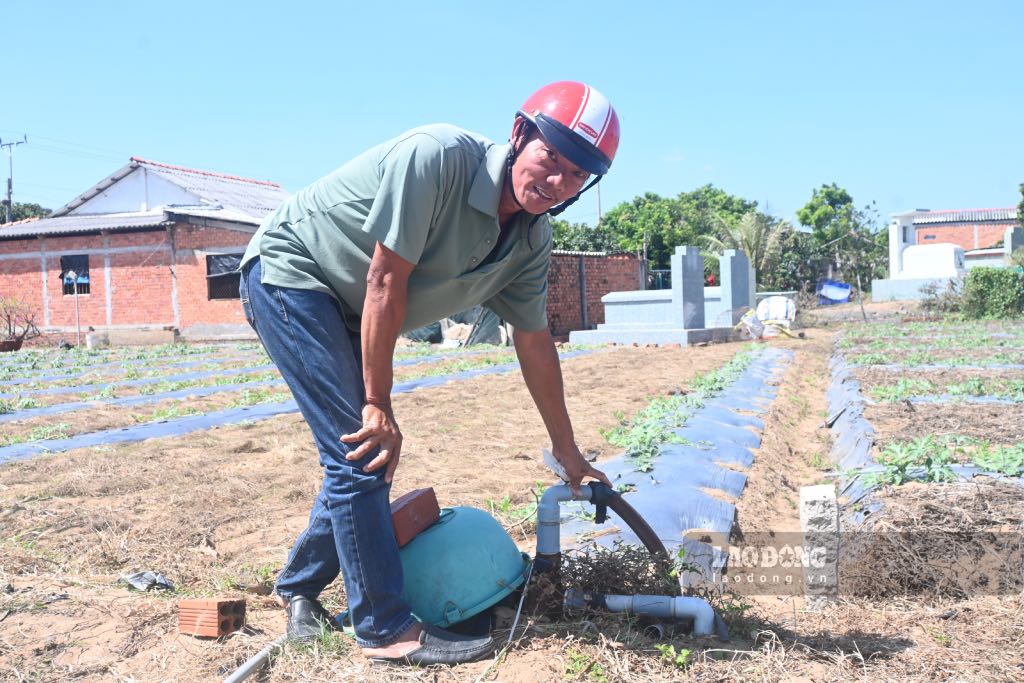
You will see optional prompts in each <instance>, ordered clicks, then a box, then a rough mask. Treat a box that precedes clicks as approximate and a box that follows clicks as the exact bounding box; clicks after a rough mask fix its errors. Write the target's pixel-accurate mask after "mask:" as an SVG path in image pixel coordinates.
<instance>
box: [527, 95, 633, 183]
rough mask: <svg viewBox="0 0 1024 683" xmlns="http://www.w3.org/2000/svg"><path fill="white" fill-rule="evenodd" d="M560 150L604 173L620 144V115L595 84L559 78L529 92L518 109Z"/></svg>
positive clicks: (581, 164)
mask: <svg viewBox="0 0 1024 683" xmlns="http://www.w3.org/2000/svg"><path fill="white" fill-rule="evenodd" d="M518 113H519V115H520V116H522V117H523V118H525V119H527V120H529V121H530V122H531V123H533V124H534V125H535V126H537V128H538V129H540V133H541V135H543V136H544V139H545V140H547V141H548V142H549V143H550V144H552V145H554V146H555V149H557V150H558V151H559V153H560V154H562V155H563V156H565V157H566V158H567V159H569V161H571V162H572V163H574V164H576V165H577V166H579V167H580V168H581V169H583V170H584V171H586V172H588V173H591V174H593V175H596V176H603V175H604V174H606V173H607V172H608V169H609V168H611V165H612V160H613V159H614V158H615V150H617V149H618V147H619V117H618V116H617V115H616V114H615V109H614V108H613V107H612V105H611V102H609V101H608V98H606V97H605V96H604V95H602V94H601V93H600V92H599V91H598V90H597V89H596V88H592V87H590V86H589V85H587V84H586V83H580V82H578V81H558V82H557V83H550V84H548V85H545V86H544V87H543V88H541V89H540V90H538V91H537V92H535V93H533V94H532V95H530V97H529V99H527V100H526V102H525V103H524V104H523V106H522V108H520V110H519V112H518Z"/></svg>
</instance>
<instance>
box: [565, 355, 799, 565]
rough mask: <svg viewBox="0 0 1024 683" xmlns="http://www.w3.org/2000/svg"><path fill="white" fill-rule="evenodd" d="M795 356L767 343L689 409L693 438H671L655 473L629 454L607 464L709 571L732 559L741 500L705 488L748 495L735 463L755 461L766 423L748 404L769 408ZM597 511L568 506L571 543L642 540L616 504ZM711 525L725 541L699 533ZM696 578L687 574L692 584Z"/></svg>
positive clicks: (671, 540)
mask: <svg viewBox="0 0 1024 683" xmlns="http://www.w3.org/2000/svg"><path fill="white" fill-rule="evenodd" d="M792 357H793V353H792V352H791V351H786V350H781V349H767V350H764V351H763V352H761V354H760V355H759V356H758V357H757V358H756V359H755V360H754V361H753V362H752V363H751V364H750V365H749V366H748V367H747V369H746V370H744V371H743V373H742V374H741V375H740V376H739V377H738V378H737V379H736V380H735V381H734V382H733V383H732V384H730V385H729V386H728V387H727V388H726V389H725V390H724V391H723V392H722V393H720V394H718V395H716V396H713V397H709V398H706V399H704V405H703V406H702V407H699V408H697V407H693V408H690V407H687V408H683V409H682V411H681V412H682V413H683V414H685V415H686V416H687V417H686V426H684V427H682V428H679V429H676V430H674V431H675V433H676V434H677V435H678V436H681V437H683V438H685V439H686V440H687V442H688V443H686V444H675V443H667V444H663V445H662V447H661V450H660V455H659V456H658V458H657V459H656V460H655V461H654V463H653V469H652V470H651V471H650V472H640V471H638V470H637V469H636V461H635V460H634V459H633V458H630V457H628V456H626V455H625V454H623V455H619V456H617V457H615V458H611V459H609V460H606V461H603V462H601V463H600V465H599V468H600V469H601V470H602V471H603V472H604V473H605V474H607V475H608V477H609V478H610V479H611V480H612V484H613V485H615V486H616V487H617V488H619V489H620V490H622V488H621V487H628V489H630V490H628V491H626V492H624V493H623V496H624V498H625V499H626V501H627V502H628V503H629V504H630V505H631V506H633V508H635V509H636V511H637V512H638V513H640V515H641V516H642V517H643V518H644V519H645V520H646V521H647V523H648V524H650V526H651V528H653V529H654V531H655V533H657V534H658V537H659V538H661V540H662V542H663V543H664V544H665V547H666V548H667V549H668V551H669V553H670V554H672V555H675V554H676V552H677V551H678V550H679V549H680V548H685V550H686V557H685V560H686V561H687V562H690V563H693V564H695V565H697V566H699V567H701V568H702V571H703V574H704V576H705V577H711V576H714V575H716V574H719V573H720V572H721V569H722V567H723V566H724V564H725V562H726V560H727V557H726V556H725V555H724V554H723V553H722V552H721V551H720V550H718V548H722V547H727V545H728V543H727V542H728V539H729V534H730V532H731V531H732V528H733V524H734V522H735V519H736V507H735V506H734V505H732V504H731V503H729V502H726V501H724V500H720V499H719V498H716V497H714V496H711V495H708V494H707V493H705V492H704V491H703V490H702V489H713V490H716V491H720V492H721V493H724V494H725V495H727V496H729V497H730V498H733V499H735V498H739V497H740V495H742V493H743V489H744V487H745V486H746V483H747V475H746V474H744V473H743V472H740V471H737V470H736V469H732V468H733V467H736V466H740V467H744V468H746V467H750V465H751V464H752V463H753V462H754V454H753V452H752V449H755V448H757V447H758V446H759V445H760V443H761V432H762V430H763V429H764V423H763V421H762V420H761V419H760V418H758V417H756V415H746V414H743V413H741V412H740V411H743V412H747V413H755V414H763V413H764V412H766V411H767V409H768V407H769V405H770V404H771V401H772V400H773V399H774V398H775V396H776V394H777V393H778V386H777V385H775V384H772V383H769V380H772V379H775V378H777V377H779V376H780V375H781V373H782V371H783V370H784V369H785V367H786V366H787V365H788V364H789V362H790V361H791V359H792ZM726 465H728V466H729V467H726ZM591 510H592V507H591V506H589V505H587V504H584V503H578V502H577V503H566V504H564V505H563V506H562V510H561V511H562V522H561V527H562V539H563V541H562V547H563V548H568V547H572V546H573V545H576V546H583V545H586V544H588V543H589V542H591V541H592V542H594V543H596V544H598V545H600V546H603V547H613V546H614V545H615V544H616V543H626V544H630V545H640V544H641V543H640V539H639V538H637V537H636V535H635V534H634V533H633V532H632V530H630V529H629V527H628V526H627V525H625V524H624V523H623V522H622V521H621V520H619V519H618V518H617V517H616V516H615V514H614V513H613V512H612V511H611V510H609V512H608V515H609V522H607V523H605V524H603V525H597V524H595V523H594V522H593V521H591V519H590V518H589V515H588V513H589V512H591ZM698 530H699V532H698ZM705 532H707V533H710V534H714V535H719V536H720V542H719V543H717V544H715V545H712V544H709V543H707V542H705V541H703V540H701V539H700V538H698V536H701V535H703V534H704V533H705ZM687 534H689V535H687ZM695 578H696V577H695V576H690V577H682V580H683V581H684V583H692V582H694V579H695Z"/></svg>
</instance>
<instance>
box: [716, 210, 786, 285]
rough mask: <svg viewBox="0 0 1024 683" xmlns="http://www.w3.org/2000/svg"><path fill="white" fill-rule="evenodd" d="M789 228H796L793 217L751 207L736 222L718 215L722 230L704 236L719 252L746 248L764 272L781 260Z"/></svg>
mask: <svg viewBox="0 0 1024 683" xmlns="http://www.w3.org/2000/svg"><path fill="white" fill-rule="evenodd" d="M787 230H792V226H791V225H790V224H789V221H784V220H779V219H777V218H773V217H772V216H768V215H766V214H763V213H760V212H757V211H750V212H748V213H745V214H744V215H743V216H742V217H741V218H740V219H739V220H738V221H736V223H734V224H730V223H727V222H726V221H724V220H722V219H718V234H717V235H703V236H702V237H701V239H702V240H703V241H704V244H705V246H707V247H708V248H709V249H710V250H711V251H713V252H715V253H721V252H722V251H724V250H726V249H738V250H739V251H742V252H743V253H744V254H746V255H747V258H749V259H750V265H752V266H753V267H754V270H756V271H757V272H758V273H764V272H767V271H768V270H770V269H771V268H773V267H774V266H775V264H776V263H777V261H778V257H779V242H780V240H781V238H782V235H783V234H784V233H785V231H787Z"/></svg>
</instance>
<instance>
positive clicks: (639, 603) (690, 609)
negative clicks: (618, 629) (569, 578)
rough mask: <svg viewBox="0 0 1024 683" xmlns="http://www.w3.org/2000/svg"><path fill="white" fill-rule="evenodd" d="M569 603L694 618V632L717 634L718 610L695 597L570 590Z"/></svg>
mask: <svg viewBox="0 0 1024 683" xmlns="http://www.w3.org/2000/svg"><path fill="white" fill-rule="evenodd" d="M565 605H566V607H568V608H570V609H584V608H586V607H601V608H604V609H607V610H609V611H611V612H626V613H629V614H640V615H644V616H649V617H658V618H661V619H684V618H685V619H693V635H695V636H710V635H714V634H715V633H716V630H717V629H716V624H715V610H714V608H712V607H711V605H709V604H708V603H707V602H706V601H704V600H702V599H700V598H693V597H675V598H672V597H669V596H667V595H606V594H601V593H583V592H580V591H577V590H573V589H569V590H568V591H566V592H565Z"/></svg>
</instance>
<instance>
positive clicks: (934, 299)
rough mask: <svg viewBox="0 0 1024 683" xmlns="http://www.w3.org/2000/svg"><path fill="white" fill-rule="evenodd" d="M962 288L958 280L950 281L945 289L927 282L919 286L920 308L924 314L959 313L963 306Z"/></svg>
mask: <svg viewBox="0 0 1024 683" xmlns="http://www.w3.org/2000/svg"><path fill="white" fill-rule="evenodd" d="M963 290H964V286H963V283H962V282H961V281H960V280H950V281H949V282H948V283H947V284H946V286H945V287H941V286H940V285H939V284H938V283H935V282H929V283H928V284H926V285H921V295H922V298H921V308H923V309H924V311H925V313H928V314H931V313H959V312H960V311H961V310H963V306H964V291H963Z"/></svg>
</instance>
